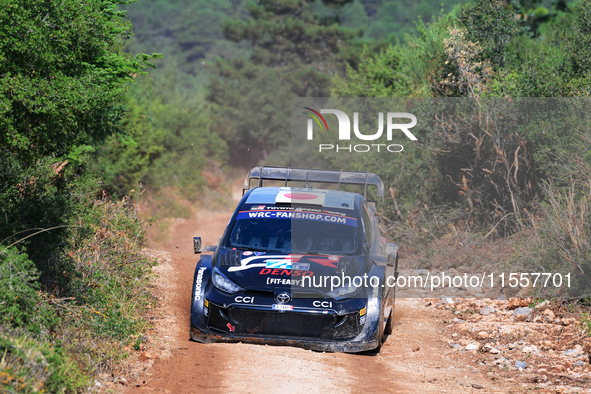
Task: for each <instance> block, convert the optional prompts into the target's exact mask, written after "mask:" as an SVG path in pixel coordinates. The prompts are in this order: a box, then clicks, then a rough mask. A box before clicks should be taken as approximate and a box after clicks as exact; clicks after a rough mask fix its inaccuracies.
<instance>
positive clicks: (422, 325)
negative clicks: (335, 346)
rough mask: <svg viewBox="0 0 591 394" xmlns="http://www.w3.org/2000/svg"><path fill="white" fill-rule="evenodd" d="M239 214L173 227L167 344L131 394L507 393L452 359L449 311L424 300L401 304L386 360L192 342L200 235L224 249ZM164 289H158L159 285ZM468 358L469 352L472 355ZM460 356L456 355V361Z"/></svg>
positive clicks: (166, 289) (163, 301)
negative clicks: (195, 244) (446, 337)
mask: <svg viewBox="0 0 591 394" xmlns="http://www.w3.org/2000/svg"><path fill="white" fill-rule="evenodd" d="M230 216H231V213H229V212H226V213H205V214H201V216H199V217H198V218H197V220H186V219H180V220H177V221H175V222H174V223H173V226H172V228H171V241H170V242H169V243H168V244H167V245H165V246H164V247H163V249H164V250H166V251H167V252H168V254H167V256H168V263H167V264H169V266H166V264H165V267H164V269H162V270H161V271H160V275H161V277H160V279H159V286H160V287H159V288H158V289H157V293H158V294H159V301H160V302H159V304H160V305H159V307H158V311H157V312H156V314H159V315H160V316H161V319H160V320H157V323H156V326H157V327H156V330H155V332H154V333H153V334H150V333H149V334H148V337H149V338H150V341H151V342H154V343H161V344H164V343H166V344H167V345H166V346H162V347H161V348H160V349H165V348H167V349H170V353H169V354H168V353H167V352H161V354H159V358H157V359H156V360H145V362H146V363H147V366H148V367H150V365H151V368H149V369H147V374H149V375H148V376H147V378H146V379H145V382H146V383H145V384H143V383H142V384H139V387H136V386H135V385H134V384H130V385H129V386H128V387H126V388H124V390H125V391H124V392H126V393H146V392H161V393H203V392H224V393H232V392H240V393H255V392H256V393H302V392H306V393H326V392H338V393H347V392H353V393H355V392H384V391H386V392H408V393H413V392H433V393H435V392H437V393H440V392H473V391H474V389H473V388H472V387H471V385H472V384H474V383H476V384H479V385H481V386H483V387H484V389H482V390H478V392H506V390H505V389H504V388H502V387H501V388H499V387H493V386H492V384H491V382H490V380H488V378H487V377H486V376H484V375H482V374H481V372H480V371H479V370H478V369H476V368H475V367H474V366H472V365H470V364H472V363H473V362H474V359H471V358H470V357H475V356H470V355H459V354H458V352H454V353H452V351H451V349H450V348H449V347H448V345H447V343H445V342H444V341H443V340H442V332H443V330H444V329H445V324H444V323H443V321H442V320H443V318H444V312H443V311H437V310H426V309H425V308H424V307H423V306H422V305H421V304H422V300H416V299H397V301H396V310H395V325H394V332H393V334H392V335H390V336H389V337H388V338H387V340H386V342H385V344H384V345H383V347H382V351H381V352H380V353H378V354H375V353H365V354H342V353H322V352H315V351H309V350H304V349H299V348H292V347H274V346H261V345H250V344H242V343H238V344H200V343H195V342H191V341H190V340H189V308H190V300H191V286H192V280H193V273H194V269H195V264H196V263H197V260H198V258H199V257H198V256H195V255H194V254H193V250H192V237H193V236H201V237H202V239H203V243H204V245H212V244H217V241H218V239H219V237H220V236H221V234H222V232H223V230H224V228H225V226H226V225H227V223H228V220H229V218H230ZM157 287H158V286H157ZM466 353H468V352H466ZM452 355H453V357H452Z"/></svg>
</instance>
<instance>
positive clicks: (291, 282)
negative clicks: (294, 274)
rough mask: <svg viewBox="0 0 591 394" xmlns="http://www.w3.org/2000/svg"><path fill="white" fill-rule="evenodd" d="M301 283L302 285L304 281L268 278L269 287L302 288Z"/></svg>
mask: <svg viewBox="0 0 591 394" xmlns="http://www.w3.org/2000/svg"><path fill="white" fill-rule="evenodd" d="M300 283H302V281H301V280H297V279H281V278H267V284H268V285H291V286H300Z"/></svg>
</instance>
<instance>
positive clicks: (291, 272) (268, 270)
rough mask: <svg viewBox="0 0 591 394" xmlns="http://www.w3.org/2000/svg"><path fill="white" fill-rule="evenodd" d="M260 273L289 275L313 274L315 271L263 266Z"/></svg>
mask: <svg viewBox="0 0 591 394" xmlns="http://www.w3.org/2000/svg"><path fill="white" fill-rule="evenodd" d="M259 275H288V276H312V275H314V272H312V271H298V270H290V269H281V268H276V269H271V268H263V269H262V270H261V272H259Z"/></svg>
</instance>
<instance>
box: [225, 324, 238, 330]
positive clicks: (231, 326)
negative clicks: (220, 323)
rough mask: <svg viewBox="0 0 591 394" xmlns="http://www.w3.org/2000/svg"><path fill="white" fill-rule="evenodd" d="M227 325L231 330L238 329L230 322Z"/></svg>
mask: <svg viewBox="0 0 591 394" xmlns="http://www.w3.org/2000/svg"><path fill="white" fill-rule="evenodd" d="M226 327H228V330H230V331H234V330H235V329H236V327H234V326H233V325H231V324H230V323H228V324H226Z"/></svg>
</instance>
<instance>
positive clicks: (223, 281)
mask: <svg viewBox="0 0 591 394" xmlns="http://www.w3.org/2000/svg"><path fill="white" fill-rule="evenodd" d="M212 279H213V285H214V286H215V287H216V288H218V289H220V290H221V291H224V292H226V293H230V294H234V293H236V292H239V291H240V290H244V289H243V288H242V287H240V286H238V285H237V284H236V283H234V282H232V281H231V280H230V279H228V278H226V277H225V276H224V274H222V273H221V272H220V271H218V269H217V268H214V270H213V276H212Z"/></svg>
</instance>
